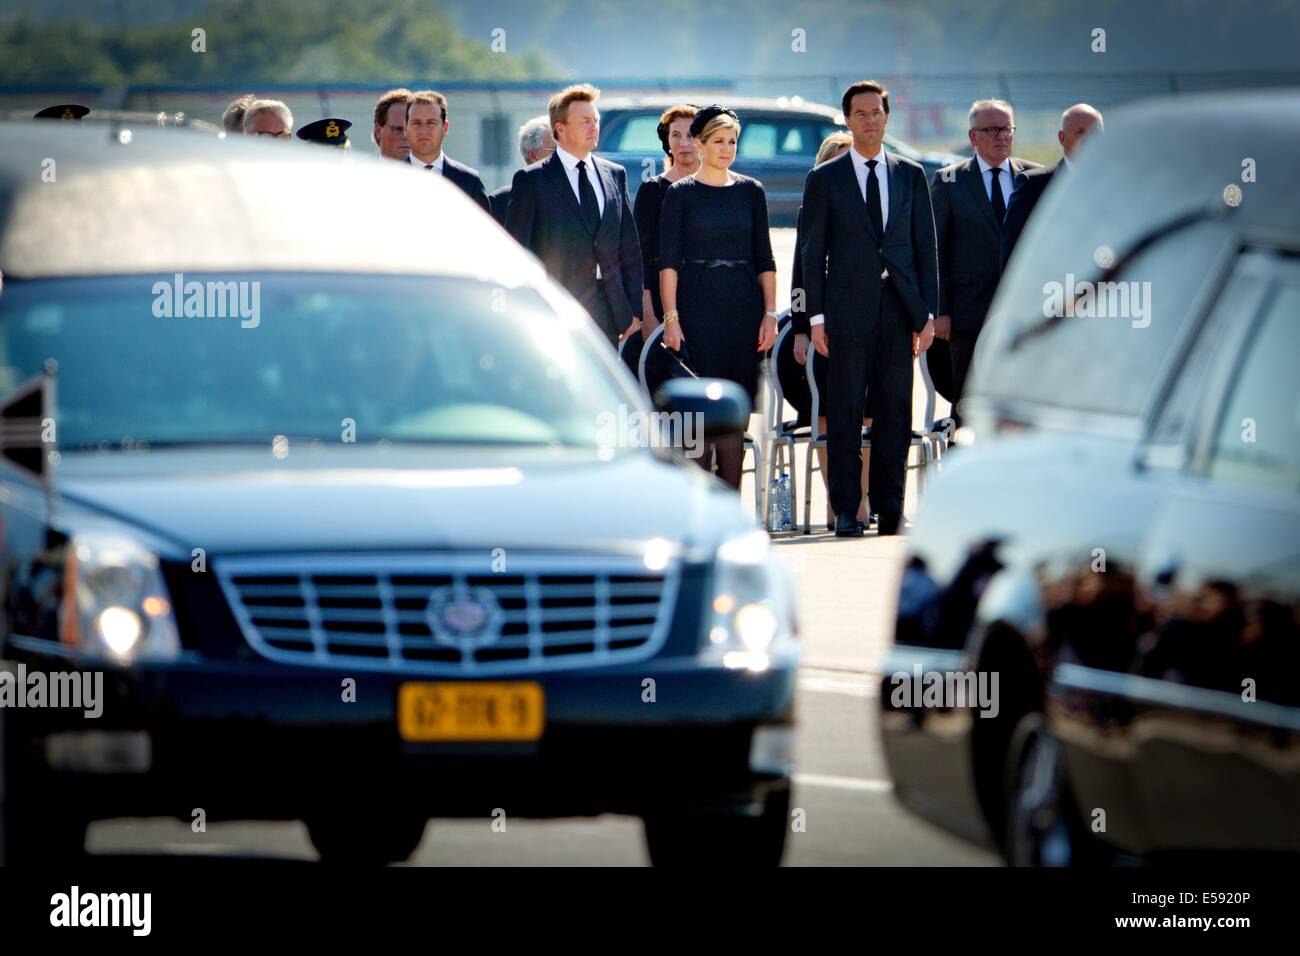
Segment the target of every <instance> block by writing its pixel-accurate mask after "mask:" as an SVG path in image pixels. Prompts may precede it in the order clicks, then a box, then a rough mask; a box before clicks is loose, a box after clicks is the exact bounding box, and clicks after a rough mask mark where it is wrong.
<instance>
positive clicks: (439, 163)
mask: <svg viewBox="0 0 1300 956" xmlns="http://www.w3.org/2000/svg"><path fill="white" fill-rule="evenodd" d="M446 158H447V154H446V153H444V152H442V151H441V150H440V151H439V152H438V158H437V159H435V160H434V161H433V163H432V164H430V163H426V162H424V161H423V160H421V159H419V158H417V157H416V155H415V154H414V153H410V154H409V155H407V157H406V160H407V162H409V163H410V164H411V165H412V166H415V167H417V168H419V169H428V168H429V166H430V165H432V166H433V169H432V170H430V172H435V173H437V174H438V175H439V176H445V175H447V174H446V172H444V170H443V166H444V165H445V163H444V160H446Z"/></svg>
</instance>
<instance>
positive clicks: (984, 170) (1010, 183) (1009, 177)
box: [975, 153, 1016, 205]
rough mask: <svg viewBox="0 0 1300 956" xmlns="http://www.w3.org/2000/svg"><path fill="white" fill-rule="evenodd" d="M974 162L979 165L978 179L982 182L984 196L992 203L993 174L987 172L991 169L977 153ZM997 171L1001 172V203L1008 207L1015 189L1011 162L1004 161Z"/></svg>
mask: <svg viewBox="0 0 1300 956" xmlns="http://www.w3.org/2000/svg"><path fill="white" fill-rule="evenodd" d="M975 160H976V162H978V163H979V164H980V177H981V178H982V179H983V180H984V195H986V196H988V197H989V202H992V201H993V174H992V173H991V172H989V170H991V169H992V168H993V167H992V166H990V165H989V164H988V163H986V162H984V157H983V156H981V155H980V154H979V153H976V154H975ZM998 169H1001V170H1003V172H1002V173H1001V174H1000V175H1001V176H1002V202H1003V204H1004V205H1010V203H1011V193H1012V191H1013V190H1015V188H1016V173H1015V170H1013V169H1012V168H1011V160H1010V159H1009V158H1008V159H1004V160H1002V163H1001V165H1000V166H998Z"/></svg>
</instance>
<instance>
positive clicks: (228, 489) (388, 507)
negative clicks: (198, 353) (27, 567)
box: [55, 447, 753, 560]
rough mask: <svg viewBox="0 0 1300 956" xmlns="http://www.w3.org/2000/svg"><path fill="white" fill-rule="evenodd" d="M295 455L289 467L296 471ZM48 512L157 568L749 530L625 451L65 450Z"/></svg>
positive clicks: (721, 506) (724, 504) (713, 500)
mask: <svg viewBox="0 0 1300 956" xmlns="http://www.w3.org/2000/svg"><path fill="white" fill-rule="evenodd" d="M294 457H296V458H297V460H296V461H294V460H291V459H293V458H294ZM55 487H56V490H57V491H58V493H59V499H58V504H56V508H58V509H61V510H62V511H63V512H64V515H63V522H62V523H63V524H64V525H65V526H66V527H69V528H72V529H75V528H77V527H78V526H79V525H80V523H84V522H85V521H88V520H94V521H96V522H99V521H104V520H109V521H112V522H116V523H121V524H126V525H129V526H131V527H132V528H134V529H136V530H137V531H138V532H146V533H147V535H148V536H149V537H150V538H151V540H150V545H151V546H152V547H155V548H156V549H157V550H159V551H160V552H162V553H164V554H165V556H166V553H167V552H170V553H171V556H172V557H175V558H180V559H183V560H189V557H190V554H191V552H192V549H194V548H203V549H204V550H205V551H206V552H207V553H209V554H250V553H267V552H299V551H359V550H384V551H391V550H426V549H457V550H460V549H469V550H474V549H478V548H485V549H492V548H498V547H513V548H521V549H543V550H566V551H608V552H618V551H627V550H632V551H635V550H637V542H644V541H646V540H648V539H650V538H655V537H659V538H666V539H667V540H669V541H671V542H673V543H674V544H678V545H681V546H682V547H683V548H686V549H693V548H696V547H711V546H713V544H714V543H715V542H716V540H719V539H720V538H721V537H724V536H726V535H727V534H730V533H737V532H739V531H742V530H745V529H746V528H750V527H752V526H753V523H752V517H750V516H748V515H747V514H746V513H745V510H744V509H743V508H742V507H741V506H740V502H739V500H738V498H737V496H736V495H735V493H734V492H730V493H728V492H727V491H726V490H725V489H724V486H723V485H722V484H721V483H720V482H717V481H716V480H715V479H712V478H710V477H708V476H706V475H705V474H704V473H703V472H702V471H701V470H700V469H698V468H696V467H695V466H694V465H689V466H683V465H681V464H674V463H671V462H666V461H662V460H659V459H658V458H656V457H655V456H654V455H652V454H650V453H649V452H624V453H621V454H618V455H616V456H615V457H614V458H613V459H611V460H608V461H602V460H600V458H599V457H598V455H597V454H596V453H595V452H594V451H593V452H587V451H581V452H578V451H568V450H565V451H561V452H552V451H549V450H545V449H539V450H533V449H525V450H520V449H517V448H512V449H500V448H496V449H491V450H484V449H481V448H467V447H456V448H448V447H439V448H433V449H429V450H422V451H410V450H405V449H403V450H398V449H393V450H391V451H389V452H378V451H369V450H365V449H362V448H355V447H354V448H349V449H347V450H343V449H329V450H318V451H316V452H301V453H296V455H295V456H290V459H286V460H283V461H278V460H276V459H275V458H274V457H273V456H272V455H271V454H270V451H269V449H268V450H266V451H256V452H255V451H251V450H247V449H244V450H238V451H232V450H211V449H205V450H184V451H171V450H165V451H158V450H150V451H148V452H147V453H144V452H141V453H120V452H117V453H111V454H86V455H76V454H64V456H63V461H62V463H61V464H60V466H59V470H58V474H57V477H56V481H55Z"/></svg>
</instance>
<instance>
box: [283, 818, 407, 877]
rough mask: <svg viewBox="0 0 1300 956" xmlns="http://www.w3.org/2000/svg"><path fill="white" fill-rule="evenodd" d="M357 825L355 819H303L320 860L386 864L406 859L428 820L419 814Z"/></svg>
mask: <svg viewBox="0 0 1300 956" xmlns="http://www.w3.org/2000/svg"><path fill="white" fill-rule="evenodd" d="M374 819H375V820H376V822H374V823H365V824H360V823H357V822H356V818H351V817H349V818H347V819H338V818H335V817H315V818H311V819H308V820H306V821H304V822H305V823H306V824H307V833H308V835H309V836H310V837H311V843H312V846H314V847H315V848H316V852H317V853H319V854H320V860H321V862H322V863H330V864H333V863H340V864H346V865H349V866H386V865H387V864H389V863H401V862H403V861H405V860H408V859H410V857H411V855H412V854H413V853H415V851H416V850H417V849H419V846H420V842H421V841H422V840H423V839H424V829H425V826H426V825H427V824H428V822H429V821H428V820H427V819H425V818H423V817H414V816H409V815H408V816H402V815H400V814H398V815H396V816H392V817H385V816H383V815H382V814H378V813H377V814H376V817H375V818H374Z"/></svg>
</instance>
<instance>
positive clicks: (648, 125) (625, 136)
mask: <svg viewBox="0 0 1300 956" xmlns="http://www.w3.org/2000/svg"><path fill="white" fill-rule="evenodd" d="M601 145H602V146H605V148H606V149H610V150H612V151H613V152H617V153H661V152H663V144H662V143H660V142H659V117H658V116H657V115H655V116H651V115H649V114H647V115H645V116H631V117H628V120H627V122H626V123H623V124H621V125H620V126H619V127H618V129H616V130H614V141H613V142H612V143H610V144H609V145H607V146H606V145H605V144H604V143H602V144H601Z"/></svg>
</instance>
